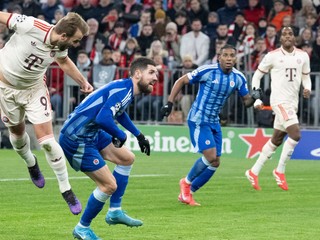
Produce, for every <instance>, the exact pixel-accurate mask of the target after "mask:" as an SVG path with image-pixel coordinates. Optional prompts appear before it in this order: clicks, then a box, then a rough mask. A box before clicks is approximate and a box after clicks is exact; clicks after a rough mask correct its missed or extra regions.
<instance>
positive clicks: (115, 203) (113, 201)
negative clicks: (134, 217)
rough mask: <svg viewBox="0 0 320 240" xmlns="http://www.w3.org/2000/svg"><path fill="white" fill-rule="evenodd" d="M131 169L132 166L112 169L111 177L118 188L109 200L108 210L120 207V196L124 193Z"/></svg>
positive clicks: (118, 166)
mask: <svg viewBox="0 0 320 240" xmlns="http://www.w3.org/2000/svg"><path fill="white" fill-rule="evenodd" d="M131 169H132V165H130V166H120V165H117V166H116V167H115V168H114V171H113V176H114V177H115V179H116V182H117V186H118V187H117V190H116V191H115V192H114V193H113V194H112V196H111V198H110V208H119V207H121V201H122V196H123V195H124V192H125V191H126V188H127V185H128V181H129V175H130V172H131Z"/></svg>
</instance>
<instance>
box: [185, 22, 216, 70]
mask: <svg viewBox="0 0 320 240" xmlns="http://www.w3.org/2000/svg"><path fill="white" fill-rule="evenodd" d="M191 29H192V31H190V32H188V33H187V34H185V35H183V36H182V38H181V45H180V56H184V55H188V54H189V55H191V56H192V59H193V63H194V64H197V65H198V66H201V65H202V64H204V63H205V62H206V61H207V60H208V57H209V45H210V38H209V37H208V36H207V35H205V34H204V33H203V32H201V29H202V24H201V21H200V19H196V18H195V19H193V21H192V22H191Z"/></svg>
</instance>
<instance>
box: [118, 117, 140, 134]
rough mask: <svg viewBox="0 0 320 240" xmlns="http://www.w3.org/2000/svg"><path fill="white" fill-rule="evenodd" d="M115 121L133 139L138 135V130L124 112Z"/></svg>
mask: <svg viewBox="0 0 320 240" xmlns="http://www.w3.org/2000/svg"><path fill="white" fill-rule="evenodd" d="M117 120H118V122H119V123H120V124H121V125H122V126H123V127H124V128H125V129H127V130H128V131H129V132H131V133H132V134H133V135H134V136H135V137H137V136H138V135H139V134H140V131H139V129H138V128H137V127H136V126H135V125H134V124H133V122H132V121H131V119H130V117H129V116H128V114H127V113H126V112H124V113H122V114H121V115H120V116H118V117H117Z"/></svg>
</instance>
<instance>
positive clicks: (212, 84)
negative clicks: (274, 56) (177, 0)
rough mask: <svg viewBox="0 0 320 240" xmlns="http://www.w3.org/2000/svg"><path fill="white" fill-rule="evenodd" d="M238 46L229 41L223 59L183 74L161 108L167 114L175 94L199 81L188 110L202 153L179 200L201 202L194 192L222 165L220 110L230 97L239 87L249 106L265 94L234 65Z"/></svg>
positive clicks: (182, 183) (184, 182)
mask: <svg viewBox="0 0 320 240" xmlns="http://www.w3.org/2000/svg"><path fill="white" fill-rule="evenodd" d="M236 53H237V52H236V49H235V48H234V47H233V46H231V45H225V46H224V47H223V48H222V49H221V51H220V55H219V58H218V59H219V63H217V64H212V65H204V66H201V67H199V68H197V69H196V70H194V71H192V72H190V73H188V74H186V75H184V76H182V77H181V78H179V79H178V80H177V81H176V82H175V84H174V86H173V88H172V90H171V94H170V96H169V97H168V103H167V104H166V105H164V106H163V107H162V109H161V113H162V115H163V116H168V115H169V114H170V113H171V111H172V105H173V101H174V99H175V97H176V96H177V94H178V93H179V91H180V90H181V88H182V87H183V86H184V85H186V84H196V83H199V90H198V94H197V97H196V99H195V101H194V102H193V104H192V107H191V109H190V111H189V114H188V118H187V121H188V125H189V132H190V138H191V142H192V144H193V146H194V151H195V152H199V153H202V156H201V157H200V158H199V159H198V160H197V161H196V162H195V163H194V165H193V167H192V168H191V170H190V171H189V173H188V175H187V176H186V177H185V178H182V179H181V180H180V194H179V197H178V200H179V201H180V202H182V203H185V204H189V205H191V206H199V205H200V204H199V203H197V202H196V201H195V200H194V198H193V193H194V192H196V191H197V190H198V189H199V188H201V187H202V186H203V185H204V184H205V183H207V182H208V181H209V180H210V178H211V177H212V176H213V174H214V173H215V171H216V170H217V168H218V167H219V165H220V156H221V145H222V132H221V126H220V122H219V120H220V119H219V113H220V111H221V109H222V107H223V105H224V103H225V102H226V100H227V98H228V97H229V96H230V95H231V94H232V93H233V92H234V91H238V92H239V94H240V96H241V97H242V99H243V103H244V105H245V106H246V107H250V106H252V105H253V103H254V101H255V100H256V99H258V98H260V96H261V90H260V89H257V90H254V91H253V92H252V95H250V94H249V91H248V87H247V80H246V78H245V76H244V75H243V74H242V73H241V72H239V71H238V70H237V69H235V68H234V65H235V63H236V59H237V58H236Z"/></svg>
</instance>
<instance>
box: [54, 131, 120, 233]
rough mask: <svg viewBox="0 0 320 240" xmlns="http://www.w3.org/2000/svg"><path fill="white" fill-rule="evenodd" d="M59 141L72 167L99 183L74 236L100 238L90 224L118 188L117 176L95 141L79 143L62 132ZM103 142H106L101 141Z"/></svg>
mask: <svg viewBox="0 0 320 240" xmlns="http://www.w3.org/2000/svg"><path fill="white" fill-rule="evenodd" d="M59 143H60V145H61V147H62V149H63V151H64V153H65V156H66V158H67V160H68V161H69V163H70V165H71V167H72V168H73V169H74V170H76V171H79V170H81V171H82V172H84V173H85V174H86V175H87V176H89V177H90V178H91V179H92V180H93V181H94V182H95V183H96V185H97V188H96V189H95V190H94V191H93V192H92V193H91V195H90V196H89V199H88V202H87V205H86V208H85V210H84V212H83V214H82V216H81V219H80V221H79V223H78V224H77V225H76V227H75V228H74V230H73V236H74V237H75V238H78V239H99V238H98V237H97V236H96V235H95V233H94V232H93V231H92V230H91V228H90V225H91V222H92V221H93V219H94V218H95V217H96V216H97V215H98V214H99V212H101V210H102V209H103V207H104V205H105V202H106V201H107V200H108V199H109V197H110V196H111V195H112V194H113V192H114V191H115V190H116V188H117V185H116V182H115V178H114V177H113V175H112V173H111V172H110V170H109V168H108V167H107V166H106V164H105V161H104V159H103V158H102V156H101V155H100V152H99V150H98V149H97V147H96V146H95V143H94V141H92V144H84V143H77V142H75V141H72V140H70V139H69V138H68V137H66V136H65V135H63V134H62V133H61V134H60V137H59ZM101 144H105V143H104V142H101Z"/></svg>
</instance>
